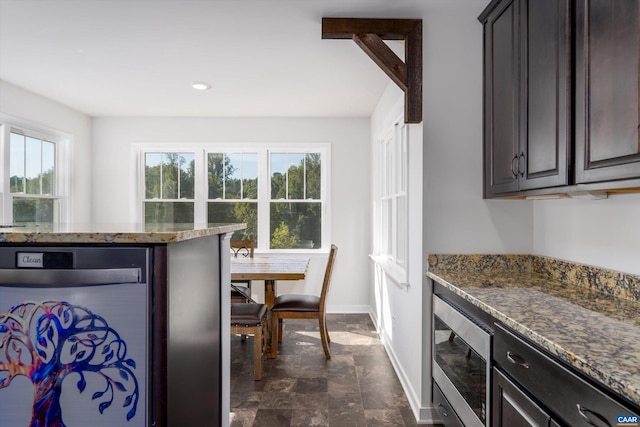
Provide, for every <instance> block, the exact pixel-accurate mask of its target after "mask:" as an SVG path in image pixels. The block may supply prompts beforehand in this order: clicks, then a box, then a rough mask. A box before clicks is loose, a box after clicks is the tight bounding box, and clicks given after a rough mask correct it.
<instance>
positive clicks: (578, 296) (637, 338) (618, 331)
mask: <svg viewBox="0 0 640 427" xmlns="http://www.w3.org/2000/svg"><path fill="white" fill-rule="evenodd" d="M427 275H428V276H429V277H430V278H432V279H433V280H435V281H437V282H438V283H441V284H442V285H444V286H446V287H447V288H449V289H450V290H452V291H453V292H455V293H456V294H457V295H459V296H461V297H462V298H464V299H466V300H467V301H469V302H471V303H472V304H474V305H476V306H477V307H480V308H481V309H482V310H484V311H485V312H487V313H489V314H491V315H492V316H494V317H495V318H496V319H498V320H500V321H501V322H503V323H504V324H506V325H507V326H509V327H511V328H512V329H514V330H515V331H517V332H519V333H520V334H522V335H523V336H525V337H527V338H529V339H530V340H531V341H533V342H535V343H537V344H538V345H540V346H541V347H542V348H545V349H546V350H548V351H549V352H550V353H552V354H554V355H555V356H556V357H558V358H559V359H561V360H563V361H564V362H566V363H568V364H569V365H571V366H574V367H575V368H577V369H578V370H579V371H581V372H584V373H585V374H587V375H588V376H590V377H592V378H594V379H595V380H597V381H598V382H600V383H602V384H604V385H605V386H607V387H608V388H610V389H611V390H613V391H614V392H616V393H618V394H620V395H621V396H623V397H625V398H626V399H628V400H630V401H631V402H634V403H635V404H636V405H638V406H640V298H639V295H640V277H638V276H634V275H629V274H624V273H619V272H614V271H610V270H604V269H599V268H596V267H591V266H585V265H581V264H574V263H570V262H566V261H560V260H556V259H552V258H546V257H537V256H531V255H429V270H428V272H427Z"/></svg>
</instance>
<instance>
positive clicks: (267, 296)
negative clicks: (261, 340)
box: [264, 280, 278, 355]
mask: <svg viewBox="0 0 640 427" xmlns="http://www.w3.org/2000/svg"><path fill="white" fill-rule="evenodd" d="M264 303H265V304H266V305H267V308H268V309H269V314H268V316H267V355H269V354H271V328H277V327H278V325H272V324H271V307H273V305H274V304H275V303H276V281H275V280H265V281H264Z"/></svg>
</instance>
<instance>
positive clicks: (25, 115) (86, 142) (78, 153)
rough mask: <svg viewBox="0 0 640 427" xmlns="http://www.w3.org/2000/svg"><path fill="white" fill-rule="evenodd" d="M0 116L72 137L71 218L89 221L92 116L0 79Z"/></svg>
mask: <svg viewBox="0 0 640 427" xmlns="http://www.w3.org/2000/svg"><path fill="white" fill-rule="evenodd" d="M0 116H2V118H3V120H5V121H8V122H9V123H10V124H13V125H16V126H24V127H27V128H29V129H31V130H35V131H39V132H47V131H48V130H52V131H55V132H57V133H60V134H65V136H68V137H70V139H71V144H70V148H71V153H72V154H71V165H72V166H71V169H72V170H71V181H72V182H71V187H72V188H71V209H70V210H71V218H70V220H71V221H74V222H79V223H82V222H85V223H86V222H89V221H90V220H91V203H90V200H91V192H90V191H91V178H92V177H91V168H90V163H89V162H90V155H91V118H90V117H89V116H87V115H85V114H82V113H80V112H78V111H76V110H72V109H71V108H69V107H67V106H65V105H62V104H60V103H58V102H56V101H53V100H51V99H48V98H44V97H42V96H40V95H38V94H35V93H33V92H29V91H27V90H24V89H22V88H19V87H17V86H15V85H12V84H10V83H8V82H5V81H3V80H0Z"/></svg>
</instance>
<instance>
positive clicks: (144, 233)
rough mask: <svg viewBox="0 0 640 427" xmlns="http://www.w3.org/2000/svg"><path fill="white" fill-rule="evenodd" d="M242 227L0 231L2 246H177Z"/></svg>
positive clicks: (109, 226)
mask: <svg viewBox="0 0 640 427" xmlns="http://www.w3.org/2000/svg"><path fill="white" fill-rule="evenodd" d="M244 228H246V224H203V225H195V226H194V225H193V224H160V225H144V224H96V223H91V224H60V225H53V226H48V225H39V226H32V227H19V226H17V227H6V226H2V227H1V228H0V244H2V243H23V244H32V243H47V244H49V243H63V244H66V243H93V244H101V243H143V244H144V243H146V244H166V243H177V242H183V241H185V240H191V239H197V238H199V237H205V236H213V235H216V234H224V233H229V232H232V231H237V230H242V229H244Z"/></svg>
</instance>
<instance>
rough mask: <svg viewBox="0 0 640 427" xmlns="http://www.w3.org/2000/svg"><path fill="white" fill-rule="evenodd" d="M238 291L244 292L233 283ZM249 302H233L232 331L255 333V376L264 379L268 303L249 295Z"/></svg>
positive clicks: (244, 334)
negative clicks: (261, 302)
mask: <svg viewBox="0 0 640 427" xmlns="http://www.w3.org/2000/svg"><path fill="white" fill-rule="evenodd" d="M231 287H232V288H236V289H234V290H235V291H236V292H240V293H242V291H241V290H240V289H238V288H237V287H236V286H235V285H231ZM244 298H245V299H247V300H248V303H244V302H241V303H232V304H231V333H232V334H234V335H236V334H237V335H241V336H242V337H243V341H244V338H245V337H246V336H247V335H253V378H254V380H256V381H259V380H261V379H262V358H263V355H264V353H265V352H264V350H265V338H266V337H267V336H268V332H267V331H266V327H267V311H268V310H267V305H266V304H260V303H257V302H255V301H253V300H252V299H251V297H250V296H249V295H246V296H245V297H244Z"/></svg>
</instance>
